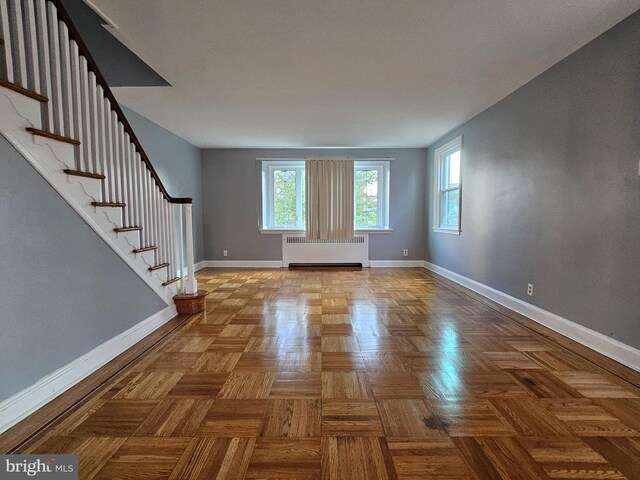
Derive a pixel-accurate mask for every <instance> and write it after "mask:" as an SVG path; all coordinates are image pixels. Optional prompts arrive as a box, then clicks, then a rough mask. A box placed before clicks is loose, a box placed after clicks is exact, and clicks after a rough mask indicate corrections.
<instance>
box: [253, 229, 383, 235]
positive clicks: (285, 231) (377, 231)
mask: <svg viewBox="0 0 640 480" xmlns="http://www.w3.org/2000/svg"><path fill="white" fill-rule="evenodd" d="M304 232H305V231H304V230H298V229H294V228H261V229H260V233H261V234H263V235H284V234H288V233H289V234H303V233H304ZM354 232H355V233H360V234H362V233H371V234H373V235H376V234H385V233H392V232H393V229H392V228H362V229H358V230H354Z"/></svg>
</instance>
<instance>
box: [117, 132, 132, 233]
mask: <svg viewBox="0 0 640 480" xmlns="http://www.w3.org/2000/svg"><path fill="white" fill-rule="evenodd" d="M118 142H119V143H118V169H119V170H120V195H121V197H120V201H121V202H125V203H126V202H127V169H126V168H125V167H126V163H125V162H126V159H125V144H126V138H125V136H124V126H123V125H122V124H121V123H120V121H118ZM122 215H123V220H125V222H124V223H123V224H122V226H124V227H126V226H127V222H128V221H129V217H128V216H127V209H126V208H123V209H122Z"/></svg>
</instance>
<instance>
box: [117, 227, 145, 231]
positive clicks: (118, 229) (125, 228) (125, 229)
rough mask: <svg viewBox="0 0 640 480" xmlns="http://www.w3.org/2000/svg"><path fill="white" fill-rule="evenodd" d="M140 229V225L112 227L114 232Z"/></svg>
mask: <svg viewBox="0 0 640 480" xmlns="http://www.w3.org/2000/svg"><path fill="white" fill-rule="evenodd" d="M140 230H142V227H118V228H114V229H113V231H114V232H135V231H140Z"/></svg>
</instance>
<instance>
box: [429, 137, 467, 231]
mask: <svg viewBox="0 0 640 480" xmlns="http://www.w3.org/2000/svg"><path fill="white" fill-rule="evenodd" d="M461 153H462V137H458V138H456V139H454V140H452V141H450V142H449V143H447V144H445V145H443V146H442V147H440V148H438V149H436V151H435V154H434V189H433V192H434V198H433V205H434V211H433V230H434V231H436V232H442V233H455V234H459V233H460V231H461V230H460V213H461V200H462V196H461V191H462V169H461V160H462V159H461Z"/></svg>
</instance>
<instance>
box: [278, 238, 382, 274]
mask: <svg viewBox="0 0 640 480" xmlns="http://www.w3.org/2000/svg"><path fill="white" fill-rule="evenodd" d="M290 263H361V264H362V266H363V267H368V266H369V235H367V234H358V235H356V236H355V237H354V238H353V239H351V240H307V239H306V238H305V236H304V235H282V264H283V266H284V267H288V266H289V264H290Z"/></svg>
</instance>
